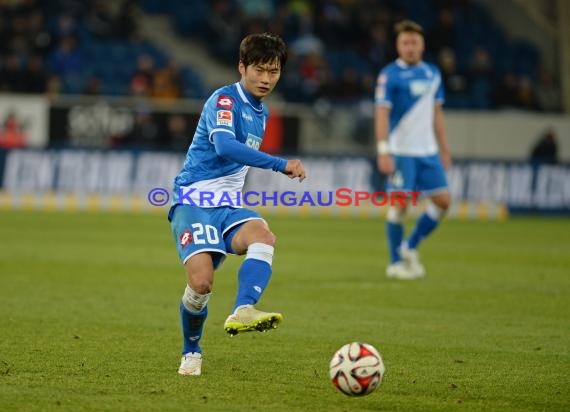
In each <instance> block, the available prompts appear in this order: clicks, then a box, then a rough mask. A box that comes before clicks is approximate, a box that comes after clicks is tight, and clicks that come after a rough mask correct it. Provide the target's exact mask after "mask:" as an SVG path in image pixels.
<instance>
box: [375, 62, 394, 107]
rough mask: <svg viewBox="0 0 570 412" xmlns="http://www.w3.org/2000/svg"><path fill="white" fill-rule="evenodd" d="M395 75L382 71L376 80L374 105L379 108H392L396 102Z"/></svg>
mask: <svg viewBox="0 0 570 412" xmlns="http://www.w3.org/2000/svg"><path fill="white" fill-rule="evenodd" d="M394 82H395V79H394V75H393V74H391V73H388V71H387V70H385V69H384V70H382V71H381V72H380V74H379V75H378V78H377V79H376V90H375V92H374V103H375V104H376V105H377V106H387V107H392V103H393V101H394Z"/></svg>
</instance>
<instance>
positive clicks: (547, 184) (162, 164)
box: [0, 150, 570, 214]
mask: <svg viewBox="0 0 570 412" xmlns="http://www.w3.org/2000/svg"><path fill="white" fill-rule="evenodd" d="M183 160H184V156H183V154H178V153H163V152H135V151H128V150H125V151H98V150H47V151H35V150H11V151H3V152H0V179H1V180H0V181H1V182H2V193H3V194H4V195H6V194H8V195H10V196H16V197H17V196H19V195H22V194H33V195H41V194H45V193H55V194H65V195H68V194H72V195H77V196H87V195H97V196H103V197H105V196H109V195H121V196H130V195H137V196H142V197H144V199H147V196H148V194H149V193H150V191H151V190H153V189H156V188H164V189H165V190H166V191H167V192H169V191H170V189H171V185H172V179H173V178H174V176H176V174H177V173H178V171H179V169H180V167H181V165H182V162H183ZM302 160H303V163H304V164H305V165H306V168H307V170H308V171H309V175H308V176H309V178H308V179H307V180H306V181H305V182H303V183H302V184H299V183H298V182H296V181H292V180H289V179H284V178H283V176H280V175H278V174H276V173H271V172H268V171H264V170H259V169H255V168H252V169H251V170H250V173H249V175H248V179H247V182H246V186H245V188H244V190H246V191H250V192H259V193H265V192H266V191H268V190H270V191H271V194H273V193H277V196H280V195H281V194H283V193H292V195H291V196H297V197H298V198H302V197H303V196H304V195H305V193H307V192H308V193H310V194H311V196H312V197H313V199H318V196H322V194H323V193H327V192H337V191H338V189H345V192H344V194H345V195H346V194H347V193H349V192H348V190H350V191H352V192H354V193H356V192H359V191H360V192H370V193H373V192H376V191H378V190H384V187H379V186H378V185H377V184H376V183H375V182H376V180H375V175H376V171H375V168H374V163H373V161H372V159H369V158H364V157H352V158H350V157H304V158H302ZM448 178H449V184H450V188H451V192H452V196H453V198H454V200H455V203H458V202H469V203H471V204H502V205H506V206H507V207H508V208H509V210H510V211H511V212H525V213H528V212H540V213H566V214H568V213H570V165H567V164H565V165H533V164H529V163H516V162H490V161H457V162H456V163H455V164H454V166H453V168H452V169H451V170H450V171H449V173H448ZM337 193H338V192H337ZM305 196H306V195H305ZM16 203H17V202H16ZM147 203H148V202H147ZM146 206H149V207H152V205H146ZM351 206H352V204H351ZM316 207H317V208H318V207H319V205H318V204H317V205H316Z"/></svg>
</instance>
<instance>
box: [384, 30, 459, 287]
mask: <svg viewBox="0 0 570 412" xmlns="http://www.w3.org/2000/svg"><path fill="white" fill-rule="evenodd" d="M395 32H396V49H397V52H398V59H397V60H396V61H395V62H393V63H391V64H389V65H388V66H386V67H385V68H384V69H383V70H382V71H381V72H380V74H379V76H378V80H377V85H376V92H375V105H376V110H375V130H376V141H377V152H378V157H377V163H378V168H379V170H380V172H382V173H384V174H387V175H389V180H388V191H394V190H395V191H421V192H422V196H427V197H428V198H429V199H428V203H427V207H426V210H425V212H424V213H423V214H422V215H421V216H420V218H419V219H418V221H417V223H416V226H415V228H414V230H413V232H412V233H411V235H410V237H409V238H408V239H407V240H404V226H403V223H404V217H405V213H406V207H407V203H406V204H405V205H398V204H395V205H393V206H390V207H389V208H388V212H387V235H388V245H389V249H390V264H389V265H388V267H387V269H386V275H387V276H388V277H391V278H397V279H416V278H420V277H422V276H424V275H425V269H424V267H423V265H422V264H421V262H420V259H419V255H418V252H417V248H418V246H419V244H420V242H421V241H422V240H423V239H425V238H426V237H427V236H428V235H429V234H430V233H431V232H432V231H433V230H434V229H435V228H436V227H437V225H438V224H439V222H440V220H441V219H442V217H443V216H444V214H445V212H446V211H447V209H448V208H449V205H450V202H451V196H450V193H449V189H448V186H447V178H446V175H445V169H447V168H449V167H450V166H451V156H450V152H449V145H448V142H447V134H446V130H445V125H444V117H443V108H442V105H443V101H444V94H443V85H442V82H441V74H440V72H439V70H438V68H437V67H435V66H434V65H432V64H428V63H425V62H424V61H422V55H423V52H424V35H423V29H422V27H421V26H420V25H419V24H417V23H415V22H412V21H410V20H404V21H402V22H400V23H398V24H397V25H396V26H395Z"/></svg>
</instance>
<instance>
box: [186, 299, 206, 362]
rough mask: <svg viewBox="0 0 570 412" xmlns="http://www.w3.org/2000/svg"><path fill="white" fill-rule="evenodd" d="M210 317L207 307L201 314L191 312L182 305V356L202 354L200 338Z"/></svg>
mask: <svg viewBox="0 0 570 412" xmlns="http://www.w3.org/2000/svg"><path fill="white" fill-rule="evenodd" d="M207 317H208V307H207V306H205V307H204V308H203V309H202V310H201V311H200V312H198V313H195V312H190V311H189V310H188V309H187V308H186V307H185V306H184V303H180V320H181V323H182V336H183V339H184V343H183V348H182V354H183V355H184V354H187V353H190V352H195V353H202V350H201V349H200V338H201V337H202V330H203V329H204V323H205V322H206V318H207Z"/></svg>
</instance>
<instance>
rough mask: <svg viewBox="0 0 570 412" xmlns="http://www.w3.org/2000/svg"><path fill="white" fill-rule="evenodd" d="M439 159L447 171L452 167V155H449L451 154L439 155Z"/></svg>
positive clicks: (443, 153) (442, 153)
mask: <svg viewBox="0 0 570 412" xmlns="http://www.w3.org/2000/svg"><path fill="white" fill-rule="evenodd" d="M439 157H440V158H441V163H442V164H443V167H444V168H445V170H449V168H450V167H451V165H452V163H453V162H452V161H451V155H450V154H449V152H441V153H440V154H439Z"/></svg>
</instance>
